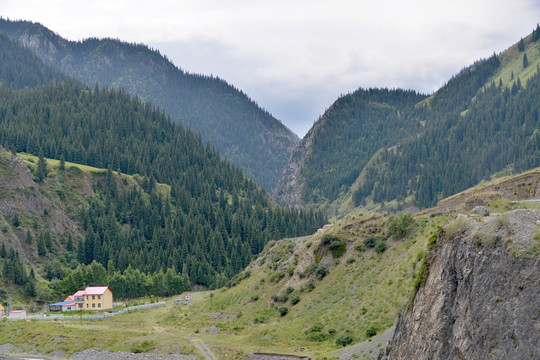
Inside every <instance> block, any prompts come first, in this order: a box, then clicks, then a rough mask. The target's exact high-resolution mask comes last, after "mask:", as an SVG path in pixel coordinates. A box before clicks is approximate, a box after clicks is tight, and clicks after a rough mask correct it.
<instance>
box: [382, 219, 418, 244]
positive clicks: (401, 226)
mask: <svg viewBox="0 0 540 360" xmlns="http://www.w3.org/2000/svg"><path fill="white" fill-rule="evenodd" d="M415 225H416V220H414V217H413V216H412V215H411V214H409V213H404V214H402V215H401V216H394V215H392V216H390V219H388V230H387V234H388V236H393V237H394V238H396V239H401V238H403V237H404V236H405V235H406V234H407V233H408V232H409V231H410V230H411V229H412V228H413V227H414V226H415Z"/></svg>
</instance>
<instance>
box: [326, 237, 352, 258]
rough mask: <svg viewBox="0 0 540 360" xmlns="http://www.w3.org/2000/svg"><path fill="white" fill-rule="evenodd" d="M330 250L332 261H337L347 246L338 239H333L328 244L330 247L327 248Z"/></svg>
mask: <svg viewBox="0 0 540 360" xmlns="http://www.w3.org/2000/svg"><path fill="white" fill-rule="evenodd" d="M328 248H329V249H330V252H331V253H332V257H333V258H334V259H337V258H339V257H341V255H343V253H344V252H345V250H347V244H345V243H344V242H343V241H341V240H339V239H334V240H332V242H331V243H330V246H329V247H328Z"/></svg>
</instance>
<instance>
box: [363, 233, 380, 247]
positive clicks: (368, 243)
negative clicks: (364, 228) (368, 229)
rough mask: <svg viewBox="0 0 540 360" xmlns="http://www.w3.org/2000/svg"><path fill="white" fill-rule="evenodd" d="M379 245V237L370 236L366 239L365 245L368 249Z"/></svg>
mask: <svg viewBox="0 0 540 360" xmlns="http://www.w3.org/2000/svg"><path fill="white" fill-rule="evenodd" d="M375 244H377V236H374V235H370V236H368V237H367V238H365V239H364V245H365V246H366V247H368V248H374V247H375Z"/></svg>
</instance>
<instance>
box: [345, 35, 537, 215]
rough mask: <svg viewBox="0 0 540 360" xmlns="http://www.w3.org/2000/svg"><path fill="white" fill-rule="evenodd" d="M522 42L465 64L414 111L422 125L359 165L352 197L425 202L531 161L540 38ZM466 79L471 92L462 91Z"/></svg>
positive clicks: (529, 164) (534, 151)
mask: <svg viewBox="0 0 540 360" xmlns="http://www.w3.org/2000/svg"><path fill="white" fill-rule="evenodd" d="M523 43H524V44H523V50H522V51H520V50H519V49H518V44H516V45H515V46H514V47H512V48H510V49H509V50H508V51H507V52H505V53H503V54H501V55H499V56H497V57H496V56H495V55H494V56H492V57H491V58H489V59H487V60H484V61H482V62H478V63H477V64H475V65H473V66H472V67H470V68H468V69H465V70H464V71H463V72H462V73H461V74H460V75H459V76H457V77H456V78H454V79H452V80H451V81H450V82H449V83H448V84H447V85H446V86H445V87H443V88H442V89H441V93H440V94H439V93H436V94H435V95H434V96H433V97H432V98H431V99H430V100H431V101H430V102H427V103H425V104H422V105H420V106H419V107H418V108H417V109H415V112H414V115H415V116H421V117H422V119H423V120H424V121H425V122H426V127H425V131H424V132H423V133H422V134H421V135H420V136H418V137H417V138H413V139H409V140H408V141H403V142H402V143H401V144H399V145H398V146H397V148H396V149H395V150H391V151H384V152H383V153H382V156H381V158H380V161H376V162H374V163H373V166H371V167H369V168H368V169H366V174H365V175H366V176H365V180H364V182H363V183H362V184H361V185H360V186H359V187H358V189H357V190H356V192H355V194H354V200H355V203H356V204H360V203H361V202H362V201H363V200H362V199H365V198H367V197H369V196H372V199H373V200H374V201H376V202H382V201H390V200H392V199H396V198H398V197H401V198H402V199H403V198H405V197H407V196H410V195H413V196H414V198H413V201H414V203H415V204H416V205H418V206H420V207H428V206H433V205H435V204H436V203H437V201H438V200H440V199H441V198H445V197H448V196H450V195H452V194H455V193H457V192H458V191H461V190H464V189H466V188H468V187H470V186H472V185H474V184H477V183H478V182H480V181H481V180H483V179H489V178H490V176H491V175H492V174H494V173H496V172H498V171H501V170H503V169H505V168H510V169H511V170H513V171H524V170H527V169H531V168H534V167H537V166H539V165H540V133H539V129H540V116H539V106H540V74H539V71H538V69H539V68H538V67H539V66H540V42H539V41H533V37H532V36H528V37H527V38H525V39H524V40H523ZM525 56H527V57H526V58H527V59H530V60H527V63H525V62H524V61H523V60H522V59H523V58H525ZM475 74H476V75H475ZM463 79H465V80H466V81H463ZM482 80H483V81H482ZM459 82H462V83H464V84H463V85H460V84H459ZM455 83H456V84H455ZM471 83H473V84H474V86H472V89H477V91H474V90H473V91H468V90H467V84H471Z"/></svg>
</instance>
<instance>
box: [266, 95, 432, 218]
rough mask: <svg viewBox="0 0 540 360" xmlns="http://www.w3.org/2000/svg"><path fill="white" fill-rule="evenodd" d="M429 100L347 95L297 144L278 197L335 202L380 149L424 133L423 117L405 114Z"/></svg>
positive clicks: (288, 200)
mask: <svg viewBox="0 0 540 360" xmlns="http://www.w3.org/2000/svg"><path fill="white" fill-rule="evenodd" d="M424 98H425V95H421V94H418V93H416V92H414V91H405V90H388V89H358V90H356V91H355V92H353V93H352V94H348V95H344V96H342V97H341V98H339V99H338V100H336V102H334V104H332V106H331V107H330V108H329V109H328V110H327V111H326V112H325V113H324V115H323V116H322V117H321V118H320V119H319V120H318V121H317V122H316V123H315V124H314V126H313V127H312V128H311V129H310V131H309V132H308V133H307V135H306V136H305V137H304V139H302V141H301V142H300V143H299V144H298V145H297V147H296V148H295V150H294V152H293V154H292V156H291V160H290V161H289V166H288V168H287V170H286V171H285V173H284V177H283V178H282V179H280V182H279V183H278V186H277V187H276V189H274V191H273V195H274V197H276V198H278V199H280V200H281V201H282V202H284V203H288V204H289V205H292V206H297V207H298V206H302V205H303V204H325V203H331V202H333V201H335V200H336V199H337V198H338V197H339V195H340V193H341V192H343V191H344V189H345V190H347V189H348V188H349V187H350V186H351V184H352V183H353V182H354V180H355V179H356V178H357V177H358V176H359V175H360V172H361V171H362V169H363V168H364V166H365V165H366V163H367V162H368V161H369V159H370V158H371V157H373V155H374V154H375V153H376V152H377V151H379V149H381V148H382V147H387V146H391V145H394V144H395V143H396V142H398V141H399V140H401V139H403V138H407V137H410V136H411V135H412V134H416V133H418V132H420V130H421V128H422V125H421V123H420V121H418V120H417V119H415V118H413V117H405V116H404V115H403V114H404V113H407V112H410V111H411V109H412V108H413V107H414V106H415V105H416V104H417V103H418V102H420V101H421V100H423V99H424Z"/></svg>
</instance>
